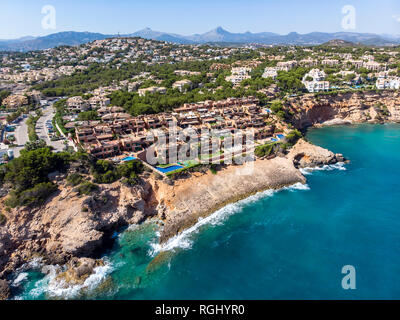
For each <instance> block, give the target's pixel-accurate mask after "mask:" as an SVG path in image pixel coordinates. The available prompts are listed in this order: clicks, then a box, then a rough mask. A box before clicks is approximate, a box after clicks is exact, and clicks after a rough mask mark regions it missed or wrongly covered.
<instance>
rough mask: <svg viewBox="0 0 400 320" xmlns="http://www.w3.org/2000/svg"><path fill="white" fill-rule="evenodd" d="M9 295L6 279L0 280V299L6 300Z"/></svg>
mask: <svg viewBox="0 0 400 320" xmlns="http://www.w3.org/2000/svg"><path fill="white" fill-rule="evenodd" d="M10 295H11V290H10V286H9V285H8V283H7V281H5V280H0V300H7V299H8V298H9V297H10Z"/></svg>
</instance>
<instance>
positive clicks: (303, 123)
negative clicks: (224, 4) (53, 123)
mask: <svg viewBox="0 0 400 320" xmlns="http://www.w3.org/2000/svg"><path fill="white" fill-rule="evenodd" d="M286 108H288V109H289V110H290V111H292V112H293V114H294V119H293V120H294V121H293V122H294V125H295V127H296V128H298V129H301V130H306V128H308V127H310V126H314V127H318V126H325V125H337V124H354V123H382V122H400V94H399V93H398V92H382V93H377V92H356V93H346V94H338V95H336V96H321V97H316V96H314V95H306V96H303V97H301V98H293V99H290V100H289V101H287V103H286ZM344 161H345V159H344V157H343V156H342V155H340V154H333V153H332V152H330V151H328V150H326V149H323V148H320V147H317V146H314V145H311V144H309V143H308V142H306V141H304V140H300V141H299V142H298V143H297V144H296V145H295V146H294V147H293V148H292V150H291V151H290V153H289V154H288V155H286V156H280V157H276V158H274V159H270V160H257V161H255V162H254V163H250V164H245V165H241V166H240V165H238V166H234V165H232V166H228V167H226V168H222V169H221V170H220V171H218V172H217V174H212V173H211V172H210V171H209V170H207V171H204V172H194V173H191V174H190V175H189V176H186V177H184V178H182V179H177V180H175V181H164V180H160V179H159V178H157V177H154V176H152V175H147V176H145V177H143V179H142V183H141V184H140V185H137V186H135V187H133V188H130V187H126V186H124V185H122V184H121V183H119V182H117V183H114V184H112V185H102V186H101V187H100V190H99V192H97V193H96V195H93V196H78V195H77V194H76V193H74V191H73V189H72V188H70V187H68V186H66V185H65V183H63V182H60V181H62V179H60V181H58V182H57V184H58V186H59V189H60V191H59V192H58V193H57V194H56V195H54V196H52V197H51V198H50V199H49V200H48V201H47V202H46V204H45V205H43V206H42V207H41V208H38V209H28V208H22V209H21V208H20V209H13V210H11V211H10V212H7V211H6V210H5V208H4V207H2V208H0V209H2V212H4V215H5V216H6V223H5V224H3V225H0V279H2V280H0V299H7V298H9V297H10V295H11V294H12V292H11V291H10V287H9V284H8V282H7V281H6V280H10V279H11V276H12V275H13V272H15V270H17V269H18V268H19V267H21V266H22V265H24V264H27V263H28V262H29V261H32V260H33V259H36V258H39V257H40V258H41V259H42V261H43V263H44V264H49V265H60V266H63V268H62V270H61V271H60V274H61V275H62V276H63V277H64V278H66V279H68V280H69V281H71V282H73V283H82V282H83V281H84V280H85V279H86V278H87V277H88V275H90V274H91V272H93V269H94V268H95V267H96V266H99V265H101V263H102V262H101V260H99V259H98V258H99V257H100V255H101V253H103V252H104V249H105V248H107V247H109V246H110V245H111V244H112V241H110V239H111V238H112V237H111V235H112V234H113V233H114V232H115V231H118V230H120V229H121V228H123V227H126V226H128V225H131V224H138V223H141V222H143V221H145V220H146V219H149V218H152V217H155V218H157V220H159V221H162V223H163V228H162V232H161V236H160V242H161V243H164V242H166V241H167V240H168V239H170V238H171V237H173V236H175V235H177V234H179V233H180V232H182V231H183V230H185V229H186V228H188V227H191V226H193V225H194V224H196V222H197V221H198V219H199V218H200V217H205V216H207V215H209V214H211V213H213V212H215V211H216V210H218V209H220V208H222V207H224V206H225V205H227V204H229V203H233V202H236V201H239V200H241V199H244V198H247V197H249V196H251V195H252V194H255V193H257V192H261V191H264V190H267V189H279V188H282V187H285V186H289V185H293V184H296V183H305V182H306V178H305V177H304V176H303V175H302V174H301V171H300V170H299V169H300V168H308V167H316V166H323V165H329V164H335V163H338V162H344ZM3 196H4V195H3ZM3 209H4V210H3ZM62 276H61V277H62Z"/></svg>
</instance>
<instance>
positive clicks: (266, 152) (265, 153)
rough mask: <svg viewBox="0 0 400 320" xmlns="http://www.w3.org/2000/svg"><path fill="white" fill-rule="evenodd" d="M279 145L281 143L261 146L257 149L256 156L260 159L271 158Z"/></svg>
mask: <svg viewBox="0 0 400 320" xmlns="http://www.w3.org/2000/svg"><path fill="white" fill-rule="evenodd" d="M278 145H279V143H277V142H274V143H268V144H265V145H263V146H259V147H257V148H256V149H255V151H254V154H255V155H256V156H257V157H258V158H263V157H269V156H270V155H272V154H273V153H274V152H275V151H276V149H277V146H278Z"/></svg>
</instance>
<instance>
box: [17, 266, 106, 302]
mask: <svg viewBox="0 0 400 320" xmlns="http://www.w3.org/2000/svg"><path fill="white" fill-rule="evenodd" d="M44 268H45V269H46V273H47V274H46V275H45V276H44V277H43V278H42V279H40V280H38V281H36V283H35V285H34V288H33V289H31V290H30V291H29V292H28V293H27V296H28V297H32V298H40V297H41V296H42V295H46V296H48V297H49V298H61V299H73V298H75V297H77V296H78V295H80V294H81V293H82V292H83V291H85V292H87V293H90V292H91V291H92V290H94V289H95V288H96V287H97V286H98V285H99V284H101V282H103V281H104V280H105V279H106V278H107V276H108V275H109V274H110V273H111V272H112V271H113V270H114V268H113V267H112V266H111V264H109V263H108V262H106V263H105V265H104V266H99V267H96V268H95V269H93V271H94V272H93V274H91V275H90V276H89V277H88V278H87V279H86V280H85V281H84V282H83V283H82V284H75V285H71V284H68V283H67V282H66V281H65V280H60V279H58V275H59V273H60V272H61V271H62V269H61V267H60V266H53V265H48V266H45V267H44ZM24 296H25V295H24ZM23 298H26V297H23V296H21V297H16V299H23Z"/></svg>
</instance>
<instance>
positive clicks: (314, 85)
mask: <svg viewBox="0 0 400 320" xmlns="http://www.w3.org/2000/svg"><path fill="white" fill-rule="evenodd" d="M325 77H326V74H325V72H324V71H322V70H319V69H312V70H311V71H310V72H309V73H307V74H306V75H305V76H304V77H303V81H302V82H303V84H304V86H305V87H306V89H307V91H308V92H321V91H328V90H329V81H325Z"/></svg>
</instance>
